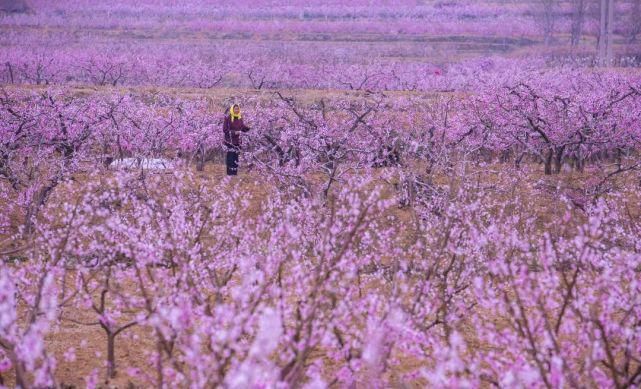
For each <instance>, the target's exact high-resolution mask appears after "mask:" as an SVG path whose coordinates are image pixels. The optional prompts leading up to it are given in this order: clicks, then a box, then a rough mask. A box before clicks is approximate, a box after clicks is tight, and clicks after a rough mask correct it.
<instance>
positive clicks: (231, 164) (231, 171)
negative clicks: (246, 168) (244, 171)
mask: <svg viewBox="0 0 641 389" xmlns="http://www.w3.org/2000/svg"><path fill="white" fill-rule="evenodd" d="M238 154H239V153H238V151H237V150H228V151H227V158H226V161H225V162H226V164H227V175H228V176H235V175H237V174H238Z"/></svg>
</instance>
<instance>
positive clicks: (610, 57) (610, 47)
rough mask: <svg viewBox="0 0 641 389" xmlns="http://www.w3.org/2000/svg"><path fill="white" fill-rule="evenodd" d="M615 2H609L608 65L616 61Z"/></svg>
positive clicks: (612, 0)
mask: <svg viewBox="0 0 641 389" xmlns="http://www.w3.org/2000/svg"><path fill="white" fill-rule="evenodd" d="M613 51H614V0H608V32H607V43H606V49H605V60H606V62H607V63H608V65H612V63H613V61H614V55H613Z"/></svg>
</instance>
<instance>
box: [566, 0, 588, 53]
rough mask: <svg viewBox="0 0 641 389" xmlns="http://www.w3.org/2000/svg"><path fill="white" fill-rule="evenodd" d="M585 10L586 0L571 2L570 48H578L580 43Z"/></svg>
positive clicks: (573, 0)
mask: <svg viewBox="0 0 641 389" xmlns="http://www.w3.org/2000/svg"><path fill="white" fill-rule="evenodd" d="M586 8H587V1H586V0H572V26H571V31H570V33H571V35H570V43H571V45H572V46H578V45H579V42H580V41H581V36H582V35H583V24H584V22H585V14H586Z"/></svg>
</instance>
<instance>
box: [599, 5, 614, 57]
mask: <svg viewBox="0 0 641 389" xmlns="http://www.w3.org/2000/svg"><path fill="white" fill-rule="evenodd" d="M600 11H601V12H600V17H599V43H598V48H597V51H598V53H597V55H598V62H599V65H601V66H603V65H606V64H611V63H612V60H613V48H612V46H613V30H614V0H601V9H600Z"/></svg>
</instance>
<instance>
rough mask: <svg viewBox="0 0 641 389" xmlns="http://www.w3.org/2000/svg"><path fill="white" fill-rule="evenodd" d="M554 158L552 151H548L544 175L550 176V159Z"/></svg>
mask: <svg viewBox="0 0 641 389" xmlns="http://www.w3.org/2000/svg"><path fill="white" fill-rule="evenodd" d="M553 157H554V151H553V150H552V149H550V150H548V153H547V155H546V156H545V175H550V174H552V159H553Z"/></svg>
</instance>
